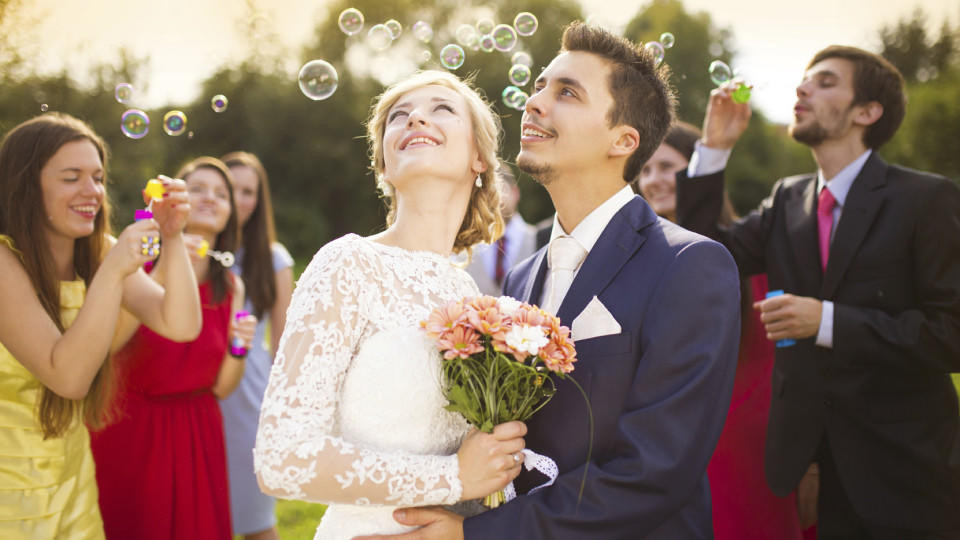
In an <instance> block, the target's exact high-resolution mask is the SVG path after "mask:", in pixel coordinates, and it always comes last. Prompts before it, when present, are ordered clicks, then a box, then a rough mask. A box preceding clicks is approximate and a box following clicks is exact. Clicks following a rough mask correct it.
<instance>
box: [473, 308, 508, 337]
mask: <svg viewBox="0 0 960 540" xmlns="http://www.w3.org/2000/svg"><path fill="white" fill-rule="evenodd" d="M466 317H467V321H469V323H470V326H472V327H473V329H474V330H476V331H477V332H480V333H481V334H484V335H487V336H493V335H497V334H499V333H501V332H502V331H503V329H504V328H503V326H504V323H505V322H506V321H505V320H504V317H503V315H502V314H501V313H500V310H499V309H497V304H496V303H494V304H493V306H490V307H484V308H483V309H468V310H467V311H466Z"/></svg>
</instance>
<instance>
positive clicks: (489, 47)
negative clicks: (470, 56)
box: [479, 34, 497, 52]
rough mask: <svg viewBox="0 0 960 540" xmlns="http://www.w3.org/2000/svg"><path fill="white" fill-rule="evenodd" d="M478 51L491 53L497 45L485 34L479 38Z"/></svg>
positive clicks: (491, 37)
mask: <svg viewBox="0 0 960 540" xmlns="http://www.w3.org/2000/svg"><path fill="white" fill-rule="evenodd" d="M479 45H480V50H481V51H483V52H493V51H494V49H496V48H497V43H496V42H495V41H494V40H493V36H491V35H490V34H486V35H484V36H480V42H479Z"/></svg>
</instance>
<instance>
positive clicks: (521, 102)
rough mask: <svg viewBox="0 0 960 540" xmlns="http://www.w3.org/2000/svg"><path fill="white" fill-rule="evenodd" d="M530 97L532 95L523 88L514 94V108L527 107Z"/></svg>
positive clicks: (521, 108)
mask: <svg viewBox="0 0 960 540" xmlns="http://www.w3.org/2000/svg"><path fill="white" fill-rule="evenodd" d="M528 99H530V96H529V95H528V94H527V93H526V92H524V91H523V90H521V91H520V92H518V93H516V94H514V96H513V108H514V109H516V110H518V111H522V110H523V109H525V108H526V107H527V100H528Z"/></svg>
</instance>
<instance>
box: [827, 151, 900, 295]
mask: <svg viewBox="0 0 960 540" xmlns="http://www.w3.org/2000/svg"><path fill="white" fill-rule="evenodd" d="M886 181H887V164H886V163H884V161H883V160H882V159H880V157H879V156H877V154H876V153H872V154H870V158H869V159H867V162H866V163H865V164H864V165H863V169H861V170H860V174H859V175H857V178H856V180H854V181H853V185H851V186H850V192H849V193H847V200H846V201H844V205H843V209H842V212H841V214H840V221H838V222H837V225H836V227H837V230H836V232H835V233H834V235H833V242H832V243H831V244H830V258H829V259H828V261H829V262H828V263H827V270H826V272H825V273H824V276H823V285H822V287H821V289H820V297H821V298H826V299H829V298H832V297H833V294H834V293H835V292H836V290H837V286H838V285H839V284H840V280H841V278H843V274H844V272H846V271H847V267H849V266H850V262H851V261H852V260H853V256H854V255H855V254H856V253H857V249H858V248H859V247H860V245H861V244H862V243H863V238H864V236H866V234H867V231H868V230H869V229H870V225H871V224H872V223H873V220H874V218H875V217H876V215H877V212H879V210H880V208H881V207H882V206H883V201H884V198H883V191H882V190H881V189H880V188H881V187H883V186H884V185H885V184H886Z"/></svg>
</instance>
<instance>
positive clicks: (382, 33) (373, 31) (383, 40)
mask: <svg viewBox="0 0 960 540" xmlns="http://www.w3.org/2000/svg"><path fill="white" fill-rule="evenodd" d="M392 42H393V32H391V31H390V28H388V27H387V25H385V24H375V25H373V26H371V27H370V31H369V32H367V43H368V44H369V45H370V48H372V49H373V50H375V51H382V50H385V49H386V48H387V47H389V46H390V43H392Z"/></svg>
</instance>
